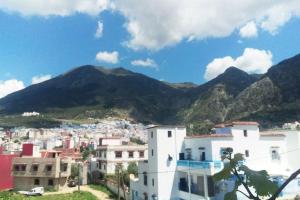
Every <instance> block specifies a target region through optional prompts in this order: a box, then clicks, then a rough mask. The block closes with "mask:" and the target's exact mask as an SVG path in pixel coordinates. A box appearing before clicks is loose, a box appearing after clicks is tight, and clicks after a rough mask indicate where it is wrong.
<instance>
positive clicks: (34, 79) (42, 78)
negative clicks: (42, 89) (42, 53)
mask: <svg viewBox="0 0 300 200" xmlns="http://www.w3.org/2000/svg"><path fill="white" fill-rule="evenodd" d="M51 78H52V76H51V75H50V74H47V75H39V76H34V77H32V79H31V84H38V83H41V82H44V81H47V80H49V79H51Z"/></svg>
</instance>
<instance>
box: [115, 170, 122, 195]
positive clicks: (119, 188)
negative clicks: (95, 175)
mask: <svg viewBox="0 0 300 200" xmlns="http://www.w3.org/2000/svg"><path fill="white" fill-rule="evenodd" d="M116 167H117V170H118V173H117V174H118V200H120V199H121V197H120V167H119V165H117V166H116Z"/></svg>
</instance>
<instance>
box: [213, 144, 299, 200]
mask: <svg viewBox="0 0 300 200" xmlns="http://www.w3.org/2000/svg"><path fill="white" fill-rule="evenodd" d="M222 160H223V161H224V163H225V164H224V168H223V170H222V171H220V172H219V173H217V174H215V175H214V181H216V182H217V181H222V180H226V179H228V178H229V177H230V176H232V175H234V176H235V177H236V178H237V181H236V182H235V187H234V189H233V191H231V192H228V193H227V194H226V195H225V197H224V199H225V200H237V192H240V193H242V194H243V195H245V196H246V197H247V198H249V199H254V200H261V199H268V200H275V199H276V198H277V197H278V196H279V194H280V193H281V192H282V191H283V189H284V188H285V187H286V186H287V185H288V184H289V183H290V182H291V181H292V180H293V179H295V178H296V177H297V176H298V175H299V174H300V169H299V170H297V171H296V172H294V173H293V174H292V175H291V176H290V177H289V178H288V179H287V180H286V181H285V182H284V183H283V184H282V185H281V186H280V187H278V186H277V185H276V184H275V183H273V182H272V181H271V180H270V178H271V177H270V176H269V174H268V172H267V171H265V170H261V171H254V170H251V169H249V168H248V167H247V166H246V165H244V164H243V162H244V160H245V159H244V156H243V154H235V155H234V156H232V149H231V148H228V149H227V150H226V151H225V153H224V156H223V157H222ZM241 174H243V175H244V177H245V178H243V177H242V176H241ZM240 186H243V187H244V188H245V190H246V192H242V191H241V190H239V187H240ZM250 188H253V189H254V191H253V190H252V191H251V190H250ZM254 192H255V193H254Z"/></svg>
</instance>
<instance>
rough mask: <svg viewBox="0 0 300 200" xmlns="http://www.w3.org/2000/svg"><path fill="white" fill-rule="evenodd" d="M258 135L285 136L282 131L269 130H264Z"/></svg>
mask: <svg viewBox="0 0 300 200" xmlns="http://www.w3.org/2000/svg"><path fill="white" fill-rule="evenodd" d="M259 134H260V136H264V137H285V136H286V135H285V134H284V133H282V132H280V133H279V132H271V131H265V132H260V133H259Z"/></svg>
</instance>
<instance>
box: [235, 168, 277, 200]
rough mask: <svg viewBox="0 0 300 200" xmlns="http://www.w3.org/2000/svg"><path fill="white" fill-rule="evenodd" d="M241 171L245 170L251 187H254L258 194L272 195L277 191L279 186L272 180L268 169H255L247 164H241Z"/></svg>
mask: <svg viewBox="0 0 300 200" xmlns="http://www.w3.org/2000/svg"><path fill="white" fill-rule="evenodd" d="M240 170H241V171H244V173H245V175H246V178H247V182H246V184H247V185H248V186H249V187H253V188H254V189H255V190H256V194H257V195H259V196H271V195H272V194H274V193H275V192H276V190H277V189H278V186H277V185H276V184H275V183H273V182H272V181H270V176H269V174H268V172H267V171H265V170H262V171H254V170H251V169H249V168H248V167H247V166H244V165H243V166H241V167H240Z"/></svg>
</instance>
